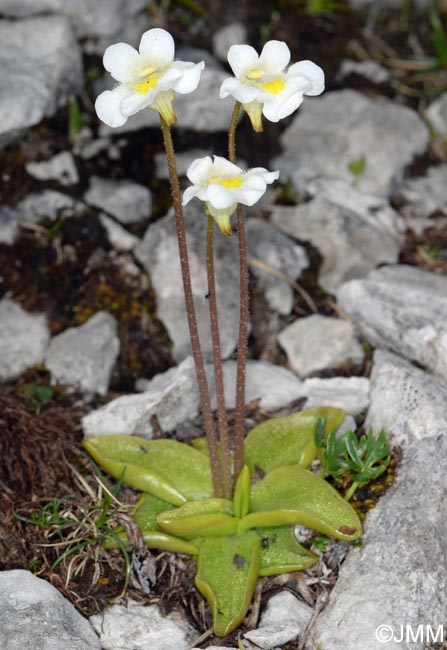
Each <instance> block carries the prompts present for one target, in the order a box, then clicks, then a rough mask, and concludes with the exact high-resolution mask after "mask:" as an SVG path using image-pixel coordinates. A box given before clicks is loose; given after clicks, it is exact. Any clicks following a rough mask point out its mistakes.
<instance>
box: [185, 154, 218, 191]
mask: <svg viewBox="0 0 447 650" xmlns="http://www.w3.org/2000/svg"><path fill="white" fill-rule="evenodd" d="M212 171H213V161H212V159H211V157H210V156H205V157H204V158H197V159H196V160H194V162H192V163H191V164H190V166H189V167H188V169H187V171H186V176H187V177H188V178H189V180H190V181H191V183H194V185H203V184H205V183H207V182H208V179H209V178H210V176H211V174H212Z"/></svg>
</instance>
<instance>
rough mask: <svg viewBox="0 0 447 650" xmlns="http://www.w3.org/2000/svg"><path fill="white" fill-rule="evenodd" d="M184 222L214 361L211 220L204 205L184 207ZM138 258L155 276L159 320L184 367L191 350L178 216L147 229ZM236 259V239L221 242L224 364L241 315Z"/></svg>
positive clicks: (205, 344) (218, 265)
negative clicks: (209, 251) (208, 246)
mask: <svg viewBox="0 0 447 650" xmlns="http://www.w3.org/2000/svg"><path fill="white" fill-rule="evenodd" d="M184 216H185V224H186V230H187V243H188V251H189V263H190V267H191V281H192V290H193V294H194V298H195V305H196V311H197V320H198V327H199V333H200V339H201V341H202V348H203V351H204V355H205V358H206V359H209V360H211V359H212V348H211V334H210V327H209V311H208V302H207V299H206V294H207V292H208V284H207V279H206V265H205V249H206V245H205V237H206V216H205V213H204V206H203V204H201V203H200V202H199V201H193V202H192V203H191V204H190V205H187V206H186V207H185V209H184ZM135 256H136V258H137V259H138V260H139V261H140V262H141V263H142V264H143V266H144V267H145V268H146V270H147V271H148V272H149V274H150V277H151V282H152V286H153V288H154V291H155V295H156V299H157V315H158V317H159V318H160V320H161V321H162V322H163V323H164V325H165V327H166V329H167V331H168V334H169V337H170V338H171V340H172V343H173V348H172V354H173V357H174V358H175V359H176V360H177V361H181V360H182V359H184V358H185V357H187V356H189V355H190V354H191V347H190V341H189V330H188V324H187V319H186V311H185V299H184V295H183V285H182V278H181V272H180V261H179V255H178V244H177V236H176V229H175V218H174V213H173V211H170V212H169V213H168V214H167V215H166V216H165V217H163V218H162V219H159V220H158V221H157V222H156V223H154V224H152V225H151V226H150V227H149V228H148V230H147V231H146V233H145V235H144V238H143V240H142V241H141V242H140V244H138V245H137V247H136V248H135ZM237 259H238V249H237V238H236V237H218V236H216V237H215V274H216V293H217V302H218V310H219V325H220V335H221V350H222V357H223V358H224V359H225V358H227V357H228V356H229V355H230V354H231V353H232V351H233V350H234V348H235V347H236V341H237V335H238V332H237V328H235V326H234V324H235V319H237V317H238V314H239V269H238V265H237V263H235V260H237Z"/></svg>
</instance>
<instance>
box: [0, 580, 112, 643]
mask: <svg viewBox="0 0 447 650" xmlns="http://www.w3.org/2000/svg"><path fill="white" fill-rule="evenodd" d="M0 646H1V648H2V650H28V649H29V648H35V650H61V649H62V648H65V649H66V650H68V649H69V650H100V648H101V645H100V643H99V639H98V637H97V636H96V634H95V632H94V631H93V629H92V628H91V626H90V624H89V622H88V621H87V620H86V619H84V618H82V616H81V615H80V614H79V612H77V611H76V610H75V608H74V607H73V605H72V604H71V603H70V602H69V601H68V600H66V598H64V597H63V596H62V594H60V593H59V592H58V591H57V589H55V588H54V587H53V586H52V585H50V583H49V582H46V581H45V580H41V579H40V578H37V577H36V576H34V575H33V574H32V573H30V572H29V571H22V570H15V571H3V572H1V573H0Z"/></svg>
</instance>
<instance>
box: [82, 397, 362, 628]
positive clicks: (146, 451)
mask: <svg viewBox="0 0 447 650" xmlns="http://www.w3.org/2000/svg"><path fill="white" fill-rule="evenodd" d="M344 416H345V413H344V411H342V410H341V409H337V408H331V407H325V408H316V409H311V410H307V411H301V412H299V413H293V414H291V415H288V416H285V417H281V418H274V419H271V420H268V421H266V422H263V423H262V424H260V425H258V426H256V427H255V428H254V429H252V431H251V432H250V433H249V434H248V435H247V437H246V439H245V443H244V463H245V465H244V469H243V470H242V472H241V474H240V475H239V477H238V480H237V482H236V486H235V490H234V496H233V499H232V501H230V500H227V499H222V498H215V497H214V496H213V486H212V478H211V468H210V463H209V459H208V453H207V445H206V441H205V439H204V438H199V439H197V440H195V441H193V444H192V445H188V444H184V443H180V442H177V441H175V440H169V439H158V440H146V439H143V438H138V437H134V436H102V437H98V438H90V439H88V440H85V441H84V443H83V444H84V447H85V448H86V449H87V451H88V452H89V453H90V455H91V456H92V457H93V459H94V460H95V461H96V462H97V463H98V464H99V465H100V466H101V467H102V468H104V469H105V470H107V471H108V472H109V473H110V474H111V475H112V476H114V477H115V478H117V479H122V480H123V481H124V482H125V483H127V484H128V485H130V486H132V487H133V488H135V489H137V490H141V491H142V492H143V494H142V495H141V498H140V500H139V502H138V504H137V508H136V511H135V512H134V514H133V518H134V520H135V522H136V523H137V524H138V526H139V527H140V529H141V531H142V534H143V538H144V540H145V541H146V544H147V546H148V547H149V548H156V549H163V550H167V551H172V552H179V553H186V554H189V555H192V556H195V557H196V561H197V573H196V578H195V582H196V587H197V588H198V590H199V591H200V592H201V593H202V594H203V596H204V597H205V598H206V600H207V601H208V603H209V605H210V608H211V612H212V616H213V621H214V632H215V634H216V635H217V636H221V637H224V636H227V635H228V634H229V633H230V632H231V631H232V630H234V629H235V628H236V627H237V626H238V625H239V624H240V623H241V621H242V620H243V618H244V616H245V614H246V612H247V610H248V608H249V606H250V602H251V599H252V595H253V592H254V589H255V585H256V580H257V578H258V577H260V576H270V575H275V574H279V573H286V572H290V571H299V570H302V569H306V568H308V567H309V566H311V565H312V564H314V562H316V561H317V560H318V556H317V555H315V554H314V553H312V552H311V551H309V550H308V549H306V548H304V547H303V546H301V545H300V544H299V543H298V542H297V540H296V538H295V535H294V526H295V525H296V524H302V525H304V526H308V527H309V528H312V529H314V530H316V531H318V532H320V533H323V534H325V535H329V536H332V537H336V538H338V539H341V540H346V541H353V540H356V539H358V538H359V537H360V535H361V524H360V520H359V518H358V516H357V514H356V512H355V511H354V509H353V508H352V507H351V506H350V505H349V503H348V502H347V501H346V500H345V499H344V498H343V497H342V496H341V495H340V494H339V493H338V492H337V491H336V490H335V489H334V488H333V487H332V486H331V485H329V483H327V482H326V481H324V480H323V479H322V478H320V477H319V476H317V475H316V474H315V473H313V472H311V471H310V470H309V469H308V467H309V466H310V464H311V463H312V461H313V460H314V459H315V458H316V457H317V454H318V450H317V447H316V444H315V429H316V426H317V423H318V422H320V426H321V422H322V421H323V420H324V423H325V429H324V434H325V436H328V435H329V433H330V432H332V431H334V430H336V429H337V428H338V427H339V426H340V424H341V423H342V421H343V419H344ZM121 534H122V536H123V537H125V533H124V532H122V533H121Z"/></svg>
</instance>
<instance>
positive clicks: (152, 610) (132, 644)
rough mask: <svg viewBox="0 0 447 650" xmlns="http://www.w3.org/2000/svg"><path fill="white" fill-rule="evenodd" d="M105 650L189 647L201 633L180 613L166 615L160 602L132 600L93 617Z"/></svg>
mask: <svg viewBox="0 0 447 650" xmlns="http://www.w3.org/2000/svg"><path fill="white" fill-rule="evenodd" d="M90 621H91V623H92V625H93V627H94V628H95V630H96V631H97V633H98V634H99V636H100V639H101V646H102V648H103V650H136V649H138V650H172V649H173V648H176V650H188V648H190V647H191V641H192V640H193V639H194V638H197V636H198V634H197V632H196V631H195V630H194V628H192V627H191V626H190V625H189V624H188V623H187V622H186V621H185V620H184V619H182V617H181V616H180V614H179V613H178V612H173V613H172V614H168V616H163V615H162V614H161V612H160V609H159V608H158V607H157V605H149V606H145V605H140V604H138V603H136V602H133V601H128V605H127V607H125V606H124V605H112V607H109V609H107V610H106V611H105V612H104V613H103V614H97V615H95V616H91V617H90Z"/></svg>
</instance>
